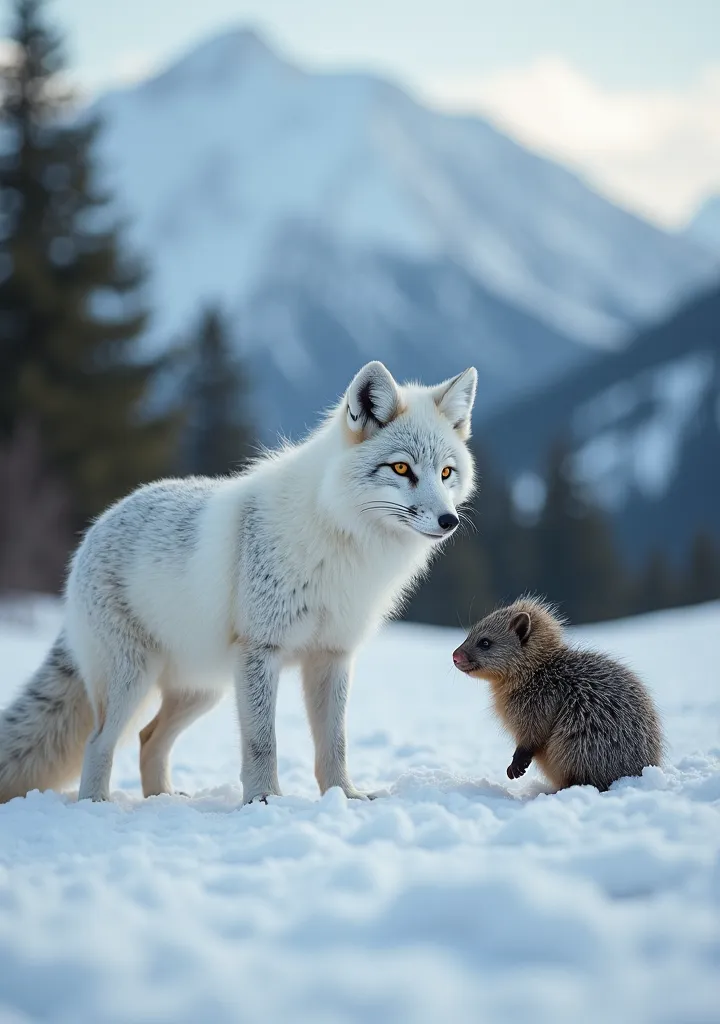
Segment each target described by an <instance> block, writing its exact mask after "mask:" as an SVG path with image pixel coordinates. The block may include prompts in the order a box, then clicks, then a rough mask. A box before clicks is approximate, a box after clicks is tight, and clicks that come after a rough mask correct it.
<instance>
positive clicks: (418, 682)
mask: <svg viewBox="0 0 720 1024" xmlns="http://www.w3.org/2000/svg"><path fill="white" fill-rule="evenodd" d="M57 621H58V613H57V609H56V608H55V607H54V606H51V605H48V606H44V605H40V606H36V608H35V610H34V614H33V616H32V618H29V619H27V620H26V619H22V618H21V619H16V620H15V621H5V622H4V623H3V624H2V625H0V664H1V665H2V677H1V679H0V703H6V702H7V701H8V700H9V699H10V698H11V696H12V695H13V693H14V692H15V691H16V689H17V687H19V686H20V685H21V683H22V682H23V680H24V679H25V677H26V676H27V674H28V673H29V672H30V671H31V670H32V669H33V668H34V666H35V665H37V664H38V663H39V661H40V660H41V658H42V655H43V652H44V649H45V647H46V645H47V644H48V643H49V641H50V640H51V638H52V637H53V635H54V633H55V631H56V628H57ZM460 635H461V634H460V633H459V631H445V630H433V629H426V628H420V627H417V626H410V625H393V626H390V627H388V628H387V629H386V630H385V631H384V632H383V633H381V635H379V636H378V637H377V639H376V640H375V641H373V642H372V643H370V644H369V645H368V647H367V649H366V650H365V651H364V652H363V654H362V655H361V657H360V659H359V663H358V668H357V677H356V683H355V689H354V692H353V696H352V700H351V705H350V716H349V730H350V761H351V767H352V769H353V772H354V778H355V781H356V783H357V784H359V785H360V786H361V787H363V788H365V789H369V790H378V789H385V790H387V795H386V796H384V797H382V798H379V799H377V800H375V801H374V802H372V803H371V802H355V801H352V802H348V801H347V800H346V799H345V797H344V796H343V795H342V793H340V792H339V791H337V790H331V791H330V792H329V793H327V794H326V795H325V796H324V797H323V798H320V797H319V796H318V793H317V790H316V788H315V784H314V781H313V775H312V749H311V744H310V740H309V736H308V730H307V727H306V724H305V720H304V715H303V709H302V703H301V698H300V694H299V686H298V682H297V679H296V678H294V677H293V676H292V675H290V676H289V677H288V678H287V679H286V680H285V682H284V686H283V688H282V691H281V697H280V708H279V720H278V734H279V764H280V777H281V784H282V786H283V791H284V793H285V794H286V795H285V796H283V797H282V798H278V799H275V800H272V801H271V803H270V804H269V806H263V805H257V806H256V805H251V806H249V807H242V792H241V787H240V784H239V782H238V766H239V756H238V740H237V730H236V725H235V716H234V712H233V708H232V703H231V701H230V699H229V698H228V700H227V701H225V702H224V703H223V704H222V705H220V706H219V707H218V708H217V709H216V710H215V711H214V712H213V713H212V714H210V715H208V716H207V717H206V718H205V719H203V720H201V721H200V722H198V723H197V724H196V725H195V726H194V727H193V728H191V729H190V730H189V731H188V732H187V733H186V734H185V735H184V736H183V737H182V738H181V739H180V741H179V742H178V744H177V747H176V754H175V783H176V785H177V787H178V788H179V789H181V790H185V791H186V792H188V793H189V794H191V795H190V796H189V797H183V796H174V797H169V796H167V797H156V798H153V799H150V800H143V799H142V798H141V796H140V791H139V785H138V772H137V742H136V741H133V742H130V743H129V744H128V746H127V747H126V748H125V749H124V750H123V751H122V752H121V753H120V754H119V756H118V758H117V762H116V768H115V774H114V796H113V800H112V802H111V803H108V804H89V803H85V802H83V803H82V804H78V803H77V802H76V796H75V794H73V793H68V794H64V795H60V794H56V793H43V794H40V793H37V792H35V793H31V794H30V795H29V796H28V797H27V798H25V799H17V800H13V801H11V802H10V803H8V804H5V805H3V806H0V1022H2V1024H9V1022H13V1024H19V1022H23V1021H36V1020H37V1021H53V1022H54V1021H58V1022H60V1021H61V1022H64V1024H86V1022H87V1024H91V1022H92V1024H104V1022H117V1024H121V1022H122V1024H134V1022H138V1024H140V1022H143V1024H146V1022H151V1021H152V1022H168V1024H170V1022H173V1024H175V1022H187V1024H205V1022H207V1024H225V1022H228V1024H230V1022H244V1021H250V1022H256V1021H257V1022H260V1021H262V1022H264V1024H275V1022H278V1024H304V1022H308V1024H309V1022H312V1024H330V1022H345V1021H352V1022H373V1024H378V1022H386V1021H387V1022H393V1024H445V1022H454V1024H465V1022H468V1024H470V1022H483V1024H493V1022H505V1021H513V1022H516V1021H517V1022H520V1021H532V1022H533V1024H542V1022H548V1024H551V1022H552V1024H565V1022H568V1024H579V1022H583V1024H592V1022H603V1024H606V1022H609V1021H612V1022H613V1024H623V1022H632V1024H642V1022H649V1021H653V1022H658V1024H711V1022H717V1021H720V970H718V968H719V967H720V920H719V914H718V908H719V904H720V861H719V859H718V847H719V844H720V730H719V721H720V686H719V685H718V684H719V675H720V673H719V670H718V660H717V640H718V636H720V604H715V605H709V606H704V607H701V608H697V609H692V610H688V611H679V612H673V613H663V614H659V615H656V616H651V617H646V618H641V619H637V620H634V621H628V622H623V623H617V624H612V625H607V626H602V627H595V628H591V629H586V630H583V631H581V632H579V633H578V634H576V635H577V637H578V638H582V639H583V640H587V641H589V642H590V643H592V644H593V645H595V646H597V647H599V648H602V649H606V650H608V651H611V652H613V653H616V654H618V655H620V656H621V657H622V658H623V659H624V660H625V661H626V662H627V663H628V664H630V665H632V666H634V667H635V668H636V669H637V670H638V671H639V672H640V673H641V674H642V675H643V676H644V677H645V678H646V680H647V682H648V684H649V685H650V686H651V688H652V690H653V692H654V694H655V696H656V698H657V701H658V703H659V705H660V707H661V709H662V712H663V715H664V717H665V721H666V726H667V735H668V741H669V751H668V759H667V764H666V765H665V766H664V767H663V768H662V769H661V768H650V769H646V771H645V773H644V775H643V777H642V778H638V779H626V780H621V781H620V782H618V783H616V784H615V786H613V787H612V789H611V790H610V791H609V792H608V793H602V794H601V793H598V792H597V791H595V790H594V789H591V788H587V787H584V788H574V789H570V790H566V791H565V792H563V793H559V794H552V793H550V792H549V788H548V787H547V786H545V785H544V784H543V782H542V780H541V779H540V778H539V776H538V775H537V774H536V770H535V769H534V768H531V770H530V772H529V773H528V775H526V777H525V779H523V780H522V781H519V782H514V783H511V782H509V781H508V779H507V778H506V775H505V768H506V766H507V764H509V762H510V759H511V755H512V750H513V743H512V740H511V739H510V738H509V737H508V736H506V735H504V734H503V732H502V731H501V729H500V728H499V726H498V725H497V723H496V722H495V721H494V720H493V718H492V716H491V714H490V711H489V708H488V693H487V689H486V686H485V684H483V683H481V682H479V681H475V680H469V679H467V678H465V677H463V676H461V675H460V674H459V673H457V672H456V671H454V669H453V668H452V665H451V662H450V655H451V652H452V650H453V647H454V645H455V644H456V642H457V641H458V639H459V638H460ZM149 713H150V712H148V714H149Z"/></svg>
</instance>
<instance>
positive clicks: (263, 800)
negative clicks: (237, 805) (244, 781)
mask: <svg viewBox="0 0 720 1024" xmlns="http://www.w3.org/2000/svg"><path fill="white" fill-rule="evenodd" d="M268 795H269V794H268V793H261V794H260V795H259V796H253V797H251V798H250V799H249V800H248V803H249V804H267V802H268Z"/></svg>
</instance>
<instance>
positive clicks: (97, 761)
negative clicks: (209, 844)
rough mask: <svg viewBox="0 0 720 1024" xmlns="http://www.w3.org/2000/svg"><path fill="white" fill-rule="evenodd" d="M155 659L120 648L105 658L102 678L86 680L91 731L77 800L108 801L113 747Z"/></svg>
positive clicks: (152, 674) (151, 677) (144, 691)
mask: <svg viewBox="0 0 720 1024" xmlns="http://www.w3.org/2000/svg"><path fill="white" fill-rule="evenodd" d="M156 657H157V656H156V655H152V654H151V653H150V652H148V651H147V650H146V649H145V648H143V647H140V646H134V645H131V644H127V645H123V646H122V647H118V648H117V649H116V650H114V651H113V652H112V653H111V654H110V656H108V657H106V658H105V661H106V665H105V671H103V672H102V678H99V674H98V678H96V679H94V680H93V679H91V680H89V684H90V685H88V695H89V697H90V701H91V704H92V706H93V714H94V717H95V728H94V729H93V731H92V733H91V734H90V738H89V739H88V741H87V745H86V747H85V756H84V758H83V766H82V775H81V777H80V792H79V794H78V799H80V800H109V799H110V775H111V772H112V765H113V756H114V754H115V747H116V746H117V742H118V740H119V739H120V737H121V736H122V734H123V732H124V731H125V729H126V728H127V726H128V725H129V723H130V720H131V718H132V716H133V715H134V714H135V712H136V711H137V710H138V708H139V706H140V704H141V703H142V701H143V700H144V698H145V697H146V696H147V695H148V693H149V692H150V690H151V688H152V686H153V684H154V682H155V680H156V677H157V670H158V668H159V666H158V665H157V664H156ZM98 684H99V685H98ZM103 684H105V685H103Z"/></svg>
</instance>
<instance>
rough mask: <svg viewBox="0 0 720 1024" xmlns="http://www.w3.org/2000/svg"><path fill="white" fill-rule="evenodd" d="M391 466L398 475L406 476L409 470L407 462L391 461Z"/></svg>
mask: <svg viewBox="0 0 720 1024" xmlns="http://www.w3.org/2000/svg"><path fill="white" fill-rule="evenodd" d="M392 468H393V469H394V470H395V472H396V473H397V475H398V476H407V475H408V472H409V470H410V467H409V466H408V464H407V462H393V464H392Z"/></svg>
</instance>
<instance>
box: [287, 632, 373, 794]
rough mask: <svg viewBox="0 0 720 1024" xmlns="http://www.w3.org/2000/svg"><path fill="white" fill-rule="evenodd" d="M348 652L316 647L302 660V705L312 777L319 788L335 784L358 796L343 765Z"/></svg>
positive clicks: (345, 761) (345, 751) (348, 675)
mask: <svg viewBox="0 0 720 1024" xmlns="http://www.w3.org/2000/svg"><path fill="white" fill-rule="evenodd" d="M351 668H352V665H351V660H350V655H345V654H339V653H336V652H329V651H316V652H314V653H313V654H310V655H308V656H307V657H306V658H305V659H304V660H303V666H302V676H303V689H304V692H305V706H306V708H307V713H308V718H309V719H310V728H311V729H312V734H313V740H314V743H315V778H316V779H317V783H318V786H319V787H320V792H321V793H324V792H325V791H326V790H328V789H330V788H331V787H332V786H339V787H340V788H341V789H342V791H343V792H344V793H345V796H347V797H349V798H354V799H358V800H364V799H367V798H368V797H369V798H370V799H372V795H371V794H367V793H361V792H360V791H359V790H357V789H356V788H355V786H354V785H353V783H352V782H351V780H350V773H349V772H348V766H347V738H346V733H345V710H346V706H347V699H348V694H349V692H350V673H351Z"/></svg>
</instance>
